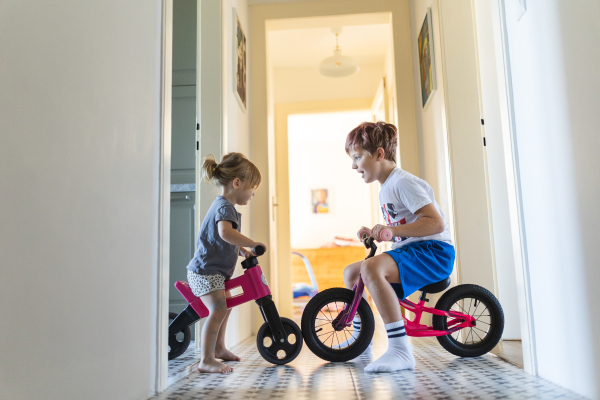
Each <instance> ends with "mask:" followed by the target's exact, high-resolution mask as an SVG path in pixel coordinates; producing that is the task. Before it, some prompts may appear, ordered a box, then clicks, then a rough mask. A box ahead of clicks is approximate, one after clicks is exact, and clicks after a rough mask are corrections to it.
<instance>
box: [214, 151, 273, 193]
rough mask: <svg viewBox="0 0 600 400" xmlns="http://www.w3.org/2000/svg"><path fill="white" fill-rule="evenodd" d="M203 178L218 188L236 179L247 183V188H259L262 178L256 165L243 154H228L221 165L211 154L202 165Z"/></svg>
mask: <svg viewBox="0 0 600 400" xmlns="http://www.w3.org/2000/svg"><path fill="white" fill-rule="evenodd" d="M202 178H203V179H204V180H205V181H206V182H211V181H212V182H214V183H215V184H216V185H218V186H221V187H223V186H226V185H227V184H229V182H231V181H232V180H234V179H235V178H240V179H241V180H242V181H244V183H246V188H245V189H249V188H257V187H258V186H259V185H260V182H261V180H262V177H261V175H260V171H259V170H258V168H257V167H256V165H254V164H252V162H251V161H250V160H248V159H247V158H246V156H244V155H243V154H242V153H228V154H225V155H224V156H223V160H222V161H221V163H220V164H217V162H216V161H215V157H214V156H213V155H212V154H209V155H208V156H206V157H205V158H204V163H203V164H202Z"/></svg>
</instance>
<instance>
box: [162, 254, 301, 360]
mask: <svg viewBox="0 0 600 400" xmlns="http://www.w3.org/2000/svg"><path fill="white" fill-rule="evenodd" d="M253 252H254V254H256V255H258V256H261V255H263V254H264V252H265V250H264V248H263V247H257V248H256V249H254V250H253ZM242 267H243V268H244V270H245V271H244V274H243V275H241V276H238V277H237V278H235V279H231V280H229V281H225V290H232V289H236V288H240V287H241V289H242V291H243V293H240V294H237V295H234V296H230V297H228V298H227V308H233V307H235V306H239V305H240V304H244V303H246V302H248V301H252V300H255V301H256V304H258V308H260V313H261V314H262V317H263V319H264V321H265V323H264V324H263V325H262V326H261V328H260V329H259V330H258V334H257V337H256V344H257V346H258V352H259V353H260V355H261V356H263V358H264V359H265V360H267V361H268V362H270V363H272V364H287V363H289V362H290V361H292V360H294V359H295V358H296V357H297V356H298V354H300V350H302V332H301V331H300V328H299V327H298V325H297V324H296V323H295V322H294V321H292V320H291V319H288V318H281V317H280V316H279V313H278V312H277V308H276V307H275V303H273V300H272V296H271V290H270V289H269V285H268V284H267V280H266V278H265V275H264V274H263V272H262V269H261V268H260V265H258V258H257V257H254V256H251V257H248V258H246V259H245V260H244V261H242ZM175 287H176V288H177V290H179V292H180V293H181V294H182V295H183V297H184V298H185V299H186V300H187V301H188V302H189V303H190V304H189V305H188V306H187V307H186V308H185V309H184V310H183V311H182V312H181V313H179V314H176V313H170V314H169V319H170V320H171V321H170V324H169V360H172V359H174V358H176V357H179V356H180V355H181V354H183V352H184V351H185V350H186V349H187V348H188V346H189V345H190V340H191V336H192V333H191V330H190V325H191V324H193V323H195V322H196V321H198V320H199V319H201V318H205V317H208V314H209V312H208V309H207V308H206V306H205V305H204V303H203V302H202V300H201V299H200V298H198V297H196V296H194V294H193V293H192V289H190V286H189V285H188V283H187V282H182V281H177V282H175Z"/></svg>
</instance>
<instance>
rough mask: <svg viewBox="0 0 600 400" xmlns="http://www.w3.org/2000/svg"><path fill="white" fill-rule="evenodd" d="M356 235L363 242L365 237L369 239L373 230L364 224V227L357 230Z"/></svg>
mask: <svg viewBox="0 0 600 400" xmlns="http://www.w3.org/2000/svg"><path fill="white" fill-rule="evenodd" d="M356 235H357V236H358V238H359V239H360V241H361V242H362V241H363V240H364V239H368V238H369V237H370V236H371V230H370V229H369V228H367V227H366V226H363V227H362V228H360V229H359V230H358V232H356ZM365 236H366V237H365Z"/></svg>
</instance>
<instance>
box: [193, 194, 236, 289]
mask: <svg viewBox="0 0 600 400" xmlns="http://www.w3.org/2000/svg"><path fill="white" fill-rule="evenodd" d="M219 221H231V222H232V224H233V228H234V229H236V230H237V231H238V232H240V230H241V224H242V214H240V213H239V212H237V210H236V209H235V207H234V206H233V204H231V202H229V200H227V199H226V198H225V197H223V196H217V198H216V199H215V201H213V203H212V204H211V206H210V208H209V209H208V212H207V213H206V217H204V221H202V226H201V227H200V233H199V234H198V241H197V242H196V252H195V253H194V258H192V260H191V261H190V262H189V264H188V265H187V269H189V270H190V271H192V272H195V273H196V274H200V275H216V274H220V275H223V276H224V277H225V278H226V279H230V278H231V276H232V275H233V271H234V270H235V265H236V264H237V259H238V252H239V247H238V246H234V245H232V244H230V243H227V242H226V241H225V240H223V238H221V236H219V228H218V226H217V223H218V222H219Z"/></svg>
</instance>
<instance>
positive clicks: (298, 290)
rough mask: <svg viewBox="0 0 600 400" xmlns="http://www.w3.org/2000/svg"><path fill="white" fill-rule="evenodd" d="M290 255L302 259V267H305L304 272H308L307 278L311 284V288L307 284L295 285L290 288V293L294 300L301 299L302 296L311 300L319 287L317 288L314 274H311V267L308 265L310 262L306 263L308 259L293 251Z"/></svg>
mask: <svg viewBox="0 0 600 400" xmlns="http://www.w3.org/2000/svg"><path fill="white" fill-rule="evenodd" d="M292 254H295V255H297V256H299V257H300V258H302V261H303V262H304V266H305V267H306V272H308V277H309V278H310V282H311V284H312V286H311V285H309V284H308V283H296V284H295V285H294V286H293V287H292V292H293V293H294V299H295V298H298V297H302V296H308V297H310V298H312V297H313V296H314V295H315V294H317V293H319V287H318V286H317V280H316V279H315V274H314V273H313V270H312V267H311V265H310V261H308V258H306V257H305V256H304V255H302V254H300V253H297V252H295V251H293V252H292Z"/></svg>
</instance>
